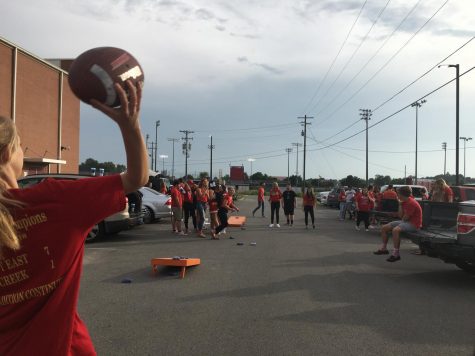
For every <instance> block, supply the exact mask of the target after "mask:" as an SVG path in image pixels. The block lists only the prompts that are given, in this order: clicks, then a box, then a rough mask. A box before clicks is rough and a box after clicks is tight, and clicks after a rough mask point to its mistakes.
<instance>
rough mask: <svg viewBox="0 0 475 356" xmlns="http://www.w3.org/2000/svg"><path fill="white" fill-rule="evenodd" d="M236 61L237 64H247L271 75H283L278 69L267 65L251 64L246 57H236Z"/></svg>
mask: <svg viewBox="0 0 475 356" xmlns="http://www.w3.org/2000/svg"><path fill="white" fill-rule="evenodd" d="M237 61H238V62H239V63H249V64H250V65H252V66H256V67H260V68H262V69H264V70H265V71H267V72H270V73H272V74H283V73H284V71H282V70H280V69H278V68H275V67H272V66H270V65H268V64H265V63H254V62H251V61H249V59H248V58H247V57H244V56H242V57H238V58H237Z"/></svg>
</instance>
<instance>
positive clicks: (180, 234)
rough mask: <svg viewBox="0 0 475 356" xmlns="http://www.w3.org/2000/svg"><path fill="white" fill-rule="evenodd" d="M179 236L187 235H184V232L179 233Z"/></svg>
mask: <svg viewBox="0 0 475 356" xmlns="http://www.w3.org/2000/svg"><path fill="white" fill-rule="evenodd" d="M177 235H179V236H185V233H184V232H183V231H179V232H178V233H177Z"/></svg>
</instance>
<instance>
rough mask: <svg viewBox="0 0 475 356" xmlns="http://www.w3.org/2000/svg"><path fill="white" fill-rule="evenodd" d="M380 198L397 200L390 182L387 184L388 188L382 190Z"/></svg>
mask: <svg viewBox="0 0 475 356" xmlns="http://www.w3.org/2000/svg"><path fill="white" fill-rule="evenodd" d="M382 198H383V199H394V200H397V193H396V192H395V190H394V188H393V185H392V184H389V185H388V188H387V189H386V190H385V191H384V192H383V196H382Z"/></svg>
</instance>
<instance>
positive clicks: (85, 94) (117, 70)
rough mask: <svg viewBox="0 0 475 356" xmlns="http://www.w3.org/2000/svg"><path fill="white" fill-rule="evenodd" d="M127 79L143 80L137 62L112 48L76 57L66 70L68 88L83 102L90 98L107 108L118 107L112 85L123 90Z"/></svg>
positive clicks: (141, 71)
mask: <svg viewBox="0 0 475 356" xmlns="http://www.w3.org/2000/svg"><path fill="white" fill-rule="evenodd" d="M127 79H130V80H132V82H134V83H136V82H138V81H142V82H143V80H144V73H143V70H142V67H141V66H140V64H139V62H138V61H137V60H136V59H135V58H134V56H132V55H131V54H130V53H128V52H127V51H125V50H123V49H120V48H115V47H98V48H93V49H90V50H88V51H86V52H84V53H82V54H81V55H79V57H77V58H76V59H75V60H74V61H73V63H72V64H71V67H70V68H69V79H68V81H69V86H70V87H71V90H72V91H73V93H74V94H75V95H76V96H77V97H78V98H79V99H80V100H81V101H83V102H85V103H88V104H89V102H90V100H91V99H96V100H97V101H99V102H101V103H104V104H106V105H108V106H111V107H117V106H120V98H119V96H118V95H117V93H116V91H115V89H114V83H119V84H121V85H122V86H123V87H124V88H125V89H126V90H127V88H126V86H125V81H126V80H127Z"/></svg>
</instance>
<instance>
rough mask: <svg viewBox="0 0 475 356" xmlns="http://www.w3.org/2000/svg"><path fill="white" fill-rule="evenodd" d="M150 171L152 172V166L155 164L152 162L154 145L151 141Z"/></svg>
mask: <svg viewBox="0 0 475 356" xmlns="http://www.w3.org/2000/svg"><path fill="white" fill-rule="evenodd" d="M149 149H150V158H151V159H150V169H151V170H152V171H153V164H154V163H155V161H154V153H155V143H154V142H153V141H152V142H150V147H149Z"/></svg>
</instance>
